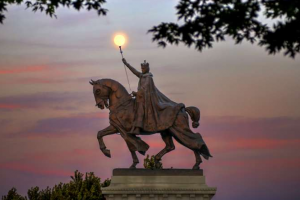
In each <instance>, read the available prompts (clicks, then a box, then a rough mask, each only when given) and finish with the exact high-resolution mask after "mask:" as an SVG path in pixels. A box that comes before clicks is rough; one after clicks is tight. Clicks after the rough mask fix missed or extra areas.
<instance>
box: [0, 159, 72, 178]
mask: <svg viewBox="0 0 300 200" xmlns="http://www.w3.org/2000/svg"><path fill="white" fill-rule="evenodd" d="M0 169H10V170H17V171H22V172H27V173H32V174H39V175H48V176H70V175H72V174H73V172H72V171H66V170H57V169H53V168H51V169H49V168H46V167H45V166H43V169H42V168H39V167H37V166H33V165H29V164H24V163H17V162H8V163H0Z"/></svg>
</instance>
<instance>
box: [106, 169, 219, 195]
mask: <svg viewBox="0 0 300 200" xmlns="http://www.w3.org/2000/svg"><path fill="white" fill-rule="evenodd" d="M216 190H217V188H215V187H208V186H207V185H206V183H205V177H204V176H203V171H202V170H188V169H162V170H149V169H114V170H113V176H112V179H111V184H110V186H109V187H106V188H102V192H103V194H104V196H105V198H106V199H107V200H127V199H128V200H144V199H145V200H169V199H183V200H189V199H193V200H198V199H199V200H210V199H212V197H213V196H214V195H215V193H216Z"/></svg>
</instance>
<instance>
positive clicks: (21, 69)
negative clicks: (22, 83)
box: [0, 66, 47, 74]
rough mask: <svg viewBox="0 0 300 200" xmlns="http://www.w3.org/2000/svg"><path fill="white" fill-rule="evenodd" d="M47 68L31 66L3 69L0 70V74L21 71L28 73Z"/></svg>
mask: <svg viewBox="0 0 300 200" xmlns="http://www.w3.org/2000/svg"><path fill="white" fill-rule="evenodd" d="M44 70H47V67H45V66H29V67H24V68H17V69H2V70H0V74H19V73H28V72H40V71H44Z"/></svg>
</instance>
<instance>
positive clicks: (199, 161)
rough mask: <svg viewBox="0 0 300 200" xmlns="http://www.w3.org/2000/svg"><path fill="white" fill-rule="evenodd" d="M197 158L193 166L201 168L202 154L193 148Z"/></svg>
mask: <svg viewBox="0 0 300 200" xmlns="http://www.w3.org/2000/svg"><path fill="white" fill-rule="evenodd" d="M193 151H194V154H195V158H196V163H195V165H194V166H193V169H200V167H199V165H200V164H201V163H202V159H201V156H200V154H199V152H198V151H197V150H193Z"/></svg>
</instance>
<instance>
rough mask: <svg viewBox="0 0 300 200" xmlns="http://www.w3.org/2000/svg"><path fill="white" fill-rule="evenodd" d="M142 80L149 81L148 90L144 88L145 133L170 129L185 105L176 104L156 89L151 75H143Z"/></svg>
mask: <svg viewBox="0 0 300 200" xmlns="http://www.w3.org/2000/svg"><path fill="white" fill-rule="evenodd" d="M142 78H145V79H146V80H145V81H147V84H146V88H143V90H144V98H145V115H144V123H143V124H144V127H143V129H144V131H147V132H158V131H162V130H166V129H168V128H170V127H171V126H172V125H173V123H174V121H175V119H176V116H177V114H178V112H179V111H180V109H182V108H184V104H182V103H175V102H173V101H172V100H170V99H169V98H168V97H166V96H165V95H164V94H163V93H161V92H160V91H159V90H158V89H157V88H156V87H155V85H154V82H153V78H152V74H151V73H147V74H143V77H141V79H142ZM141 79H140V82H139V89H140V87H141Z"/></svg>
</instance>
